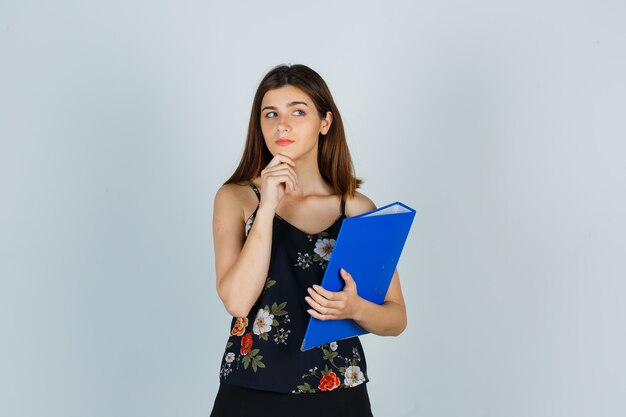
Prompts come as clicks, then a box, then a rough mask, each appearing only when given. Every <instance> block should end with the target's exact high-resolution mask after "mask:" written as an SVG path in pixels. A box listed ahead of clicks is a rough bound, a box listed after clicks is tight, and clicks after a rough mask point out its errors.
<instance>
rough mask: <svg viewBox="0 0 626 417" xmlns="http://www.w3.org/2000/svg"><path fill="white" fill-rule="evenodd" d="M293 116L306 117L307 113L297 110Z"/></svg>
mask: <svg viewBox="0 0 626 417" xmlns="http://www.w3.org/2000/svg"><path fill="white" fill-rule="evenodd" d="M293 114H295V115H296V116H304V114H305V113H304V111H302V110H296V111H294V112H293Z"/></svg>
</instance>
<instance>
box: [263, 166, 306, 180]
mask: <svg viewBox="0 0 626 417" xmlns="http://www.w3.org/2000/svg"><path fill="white" fill-rule="evenodd" d="M269 174H284V175H289V176H290V177H291V178H292V180H293V182H294V183H295V184H298V176H297V175H296V171H294V170H293V168H291V167H290V166H289V165H286V164H280V165H277V166H276V167H272V168H270V169H267V170H264V172H263V171H261V176H263V175H269Z"/></svg>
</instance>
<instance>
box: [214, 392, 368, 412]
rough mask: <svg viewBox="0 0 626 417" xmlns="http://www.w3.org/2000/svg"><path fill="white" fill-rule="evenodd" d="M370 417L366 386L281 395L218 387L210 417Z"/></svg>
mask: <svg viewBox="0 0 626 417" xmlns="http://www.w3.org/2000/svg"><path fill="white" fill-rule="evenodd" d="M294 416H297V417H320V416H323V417H335V416H337V417H373V416H372V410H371V408H370V400H369V396H368V394H367V387H366V384H361V385H358V386H356V387H353V388H344V389H338V390H335V391H329V392H320V393H315V394H283V393H278V392H270V391H260V390H255V389H249V388H243V387H238V386H235V385H229V384H220V388H219V390H218V392H217V396H216V398H215V404H214V405H213V411H212V412H211V416H210V417H294Z"/></svg>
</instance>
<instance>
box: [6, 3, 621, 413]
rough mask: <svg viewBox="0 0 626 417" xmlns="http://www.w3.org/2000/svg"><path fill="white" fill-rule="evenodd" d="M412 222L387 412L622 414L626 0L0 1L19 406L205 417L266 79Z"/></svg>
mask: <svg viewBox="0 0 626 417" xmlns="http://www.w3.org/2000/svg"><path fill="white" fill-rule="evenodd" d="M280 63H304V64H307V65H309V66H311V67H312V68H314V69H316V70H317V71H318V72H319V73H320V74H321V75H322V76H323V77H324V78H325V80H326V81H327V82H328V84H329V86H330V88H331V90H332V91H333V93H334V96H335V99H336V102H337V104H338V106H339V108H340V110H341V112H342V116H343V118H344V121H345V123H346V128H347V133H348V139H349V145H350V147H351V152H352V154H353V157H354V159H355V163H356V168H357V174H358V175H359V176H361V177H363V178H364V179H365V184H364V187H363V189H362V191H363V192H364V193H365V194H367V195H368V196H369V197H370V198H372V199H373V200H374V202H375V203H376V204H377V205H379V206H381V205H384V204H387V203H389V202H392V201H396V200H401V201H403V202H405V203H406V204H409V205H411V206H413V207H415V208H416V209H417V211H418V214H417V216H416V219H415V222H414V226H413V229H412V232H411V235H410V237H409V240H408V242H407V245H406V247H405V252H404V255H403V258H402V259H401V261H400V265H399V267H398V269H399V271H400V276H401V282H402V285H403V288H404V292H405V297H406V302H407V304H408V313H409V326H408V328H407V330H406V331H405V332H404V333H403V334H402V335H401V336H399V337H397V338H383V337H376V336H372V335H368V336H365V337H363V339H362V340H363V343H364V346H365V351H366V355H367V359H368V365H369V374H370V377H371V383H370V384H369V385H368V386H369V390H370V396H371V399H372V403H373V410H374V412H375V415H376V416H378V417H386V416H427V417H444V416H445V417H458V416H467V417H487V416H492V417H500V416H507V417H518V416H520V417H521V416H527V417H548V416H569V417H578V416H580V417H588V416H591V415H593V416H597V417H600V416H624V415H626V399H625V398H626V397H625V396H624V395H623V394H624V392H626V360H625V359H624V352H625V351H626V330H625V329H626V306H625V304H624V302H623V301H622V299H623V297H624V291H625V290H626V284H625V282H624V277H626V244H625V239H624V236H625V234H626V220H625V219H624V213H625V212H626V169H625V166H626V164H625V162H624V160H625V158H624V156H625V153H626V144H625V139H626V125H625V124H624V111H625V108H626V81H625V80H626V77H625V76H624V74H626V3H624V2H623V1H617V0H616V1H602V0H601V1H590V0H589V1H574V2H571V1H564V0H561V1H549V0H548V1H545V0H544V1H537V0H532V1H525V2H503V1H495V0H493V1H486V0H475V1H471V2H470V1H460V0H458V1H437V2H426V1H385V2H362V1H342V2H339V1H336V2H332V1H317V2H308V3H302V2H300V3H294V2H284V1H282V0H277V1H274V2H257V1H243V0H240V1H236V2H223V3H220V4H218V3H209V2H198V1H188V0H182V1H181V0H179V1H154V0H153V1H147V0H145V1H135V2H128V1H119V0H109V1H89V2H80V1H70V0H58V1H56V2H46V1H41V0H31V1H29V0H25V1H15V0H13V1H11V0H2V2H1V3H0V193H1V194H0V197H1V204H0V278H1V281H0V283H1V284H0V329H1V338H0V415H2V416H24V417H26V416H27V417H31V416H33V417H34V416H44V415H45V416H47V417H70V416H76V417H79V416H80V417H84V416H88V417H111V416H133V417H137V416H146V417H148V416H149V417H160V416H163V417H166V416H167V417H170V416H189V417H191V416H198V417H201V416H208V413H209V411H210V409H211V406H212V404H213V399H214V396H215V393H216V391H217V387H218V371H219V362H220V359H221V354H222V352H223V349H224V343H225V341H226V337H227V336H228V330H229V324H230V323H229V317H228V316H227V313H226V311H225V310H224V309H223V307H222V305H221V303H220V301H219V299H218V297H217V295H216V293H215V284H214V281H215V277H214V259H213V246H212V237H211V216H212V204H213V196H214V194H215V191H216V190H217V188H218V187H219V186H220V184H221V183H222V182H223V181H224V180H225V179H226V178H227V177H228V176H229V175H230V174H231V173H232V171H233V169H234V168H235V166H236V164H237V162H238V160H239V157H240V153H241V151H242V149H243V141H244V137H245V131H246V127H247V118H248V116H249V111H250V106H251V102H252V95H253V93H254V90H255V88H256V86H257V84H258V82H259V81H260V79H261V77H262V75H263V74H264V73H265V72H266V71H268V70H269V69H270V68H272V67H273V66H274V65H277V64H280Z"/></svg>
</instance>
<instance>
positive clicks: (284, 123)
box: [277, 116, 291, 132]
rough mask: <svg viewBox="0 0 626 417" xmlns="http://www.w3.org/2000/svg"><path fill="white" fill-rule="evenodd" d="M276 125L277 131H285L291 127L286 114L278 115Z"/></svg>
mask: <svg viewBox="0 0 626 417" xmlns="http://www.w3.org/2000/svg"><path fill="white" fill-rule="evenodd" d="M277 127H278V131H279V132H286V131H288V130H289V129H290V128H291V126H289V121H288V120H287V117H286V116H279V118H278V126H277Z"/></svg>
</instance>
